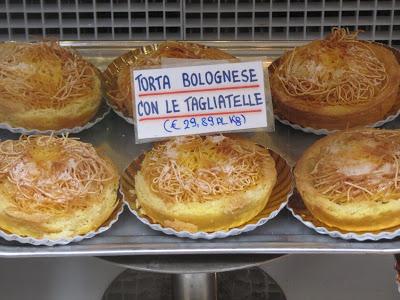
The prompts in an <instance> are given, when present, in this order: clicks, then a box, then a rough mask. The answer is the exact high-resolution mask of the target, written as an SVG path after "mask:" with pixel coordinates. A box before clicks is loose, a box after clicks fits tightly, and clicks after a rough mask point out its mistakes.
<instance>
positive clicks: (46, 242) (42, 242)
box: [0, 200, 125, 246]
mask: <svg viewBox="0 0 400 300" xmlns="http://www.w3.org/2000/svg"><path fill="white" fill-rule="evenodd" d="M119 201H121V200H119ZM124 206H125V203H124V202H122V203H119V204H118V206H117V208H116V209H118V211H117V212H116V214H115V217H114V218H113V219H112V220H108V221H107V225H102V226H101V227H99V228H98V229H97V230H95V231H90V232H88V233H86V234H85V235H78V236H76V237H73V238H63V239H57V240H50V239H36V238H33V237H22V236H19V235H17V234H13V233H6V232H4V231H2V230H0V237H2V238H3V239H5V240H7V241H17V242H20V243H22V244H31V245H35V246H55V245H67V244H69V243H76V242H80V241H82V240H85V239H90V238H92V237H94V236H96V235H98V234H100V233H103V232H105V231H107V230H108V229H110V228H111V226H112V225H113V224H114V223H115V222H117V221H118V218H119V216H120V215H121V213H122V212H123V211H124ZM114 213H115V212H113V214H114Z"/></svg>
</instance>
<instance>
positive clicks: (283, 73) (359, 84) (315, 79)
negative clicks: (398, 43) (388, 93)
mask: <svg viewBox="0 0 400 300" xmlns="http://www.w3.org/2000/svg"><path fill="white" fill-rule="evenodd" d="M357 34H358V32H353V33H350V32H349V30H348V29H344V28H341V29H340V28H333V29H332V33H331V35H330V36H328V37H327V38H326V39H325V40H323V41H322V42H321V43H320V44H318V48H317V47H310V48H311V49H314V51H312V50H309V49H308V48H307V46H305V47H300V48H298V49H297V48H295V49H294V50H293V51H292V52H291V53H290V54H288V55H289V57H288V59H285V60H283V63H282V64H280V65H279V66H278V68H277V70H276V72H277V76H278V78H279V80H280V81H281V83H282V86H283V87H284V89H285V91H286V93H287V94H289V95H291V96H295V97H297V96H300V97H304V99H306V100H307V101H310V102H313V103H316V104H329V105H337V104H345V105H346V104H348V105H351V104H358V103H367V102H368V101H370V100H371V99H372V98H373V97H375V96H376V95H377V94H378V93H379V92H380V91H381V90H382V89H385V87H386V86H387V84H388V74H387V71H386V69H385V66H384V64H383V63H382V62H381V61H379V59H378V58H377V57H376V55H375V53H374V52H373V50H372V49H371V47H370V46H369V45H368V43H366V42H361V41H358V40H357V39H356V38H357ZM315 50H317V51H315ZM332 54H334V55H336V56H334V57H331V59H333V60H336V61H335V62H334V63H337V64H339V67H338V66H330V68H327V65H330V64H332V62H329V61H326V60H327V57H328V56H329V55H332ZM322 59H324V60H325V63H323V62H322V63H321V60H322ZM328 59H329V58H328Z"/></svg>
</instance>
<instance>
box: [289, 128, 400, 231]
mask: <svg viewBox="0 0 400 300" xmlns="http://www.w3.org/2000/svg"><path fill="white" fill-rule="evenodd" d="M375 134H377V135H381V136H385V135H387V137H388V138H389V139H392V140H393V141H395V142H394V143H396V146H395V148H396V149H397V148H398V149H400V134H399V133H398V132H396V131H394V130H378V129H358V130H350V131H344V132H341V133H337V134H332V135H329V136H327V137H324V138H322V139H320V140H318V141H317V142H316V143H314V144H313V145H312V146H311V147H309V148H308V149H307V150H306V151H305V153H304V154H303V155H302V157H301V158H300V160H299V161H298V162H297V165H296V168H295V171H294V175H295V180H296V187H297V189H298V191H299V193H300V195H301V197H302V199H303V201H304V204H305V205H306V207H307V209H308V210H309V211H310V212H311V213H312V215H313V216H314V217H315V218H317V219H318V220H320V221H321V222H323V223H325V224H327V225H329V226H333V227H337V228H340V229H343V230H347V231H378V230H382V229H386V228H390V227H393V226H397V225H399V224H400V191H399V190H398V188H395V189H390V188H389V187H390V184H392V181H393V180H394V178H395V177H396V175H395V174H394V172H396V171H395V169H396V162H397V158H396V160H394V159H393V161H392V162H391V159H390V157H389V154H386V152H385V156H384V158H382V156H381V155H380V153H381V152H382V149H383V148H387V147H388V146H387V145H386V144H384V145H382V144H380V142H379V139H377V141H378V142H377V143H376V144H375V139H374V140H371V137H373V136H374V135H375ZM350 140H353V141H352V142H349V141H350ZM345 142H346V143H348V146H343V145H344V144H343V143H345ZM390 143H391V142H389V145H390ZM345 147H346V148H345ZM329 149H330V150H329ZM332 149H334V150H332ZM327 151H331V152H327ZM332 151H333V152H332ZM389 152H390V151H388V153H389ZM368 153H369V154H368ZM327 154H328V155H327ZM393 155H396V156H397V155H398V153H393ZM381 160H383V161H385V163H382V162H381ZM386 161H387V162H386ZM327 164H328V165H329V164H330V165H332V164H333V165H334V166H338V169H337V170H339V171H335V172H334V173H332V175H331V176H332V177H329V174H328V173H327V172H326V171H325V172H322V171H321V170H320V169H319V168H321V167H320V165H322V166H324V165H325V166H326V165H327ZM335 168H336V167H335ZM397 172H398V170H397ZM316 178H317V179H316ZM321 178H322V179H321ZM324 178H331V179H332V180H333V181H326V182H325V183H324V184H322V183H323V180H324ZM338 178H339V179H338ZM360 182H361V183H360ZM363 182H364V183H365V182H367V184H363ZM338 183H341V184H340V185H338V186H337V187H335V184H338ZM371 184H372V187H370V186H371ZM352 185H353V186H352ZM375 185H376V186H377V187H375ZM349 188H351V190H349ZM379 188H380V189H383V188H387V190H385V191H386V194H384V195H383V194H382V195H381V194H380V193H379V192H378V191H379ZM335 189H336V191H335ZM362 189H365V190H362ZM329 190H330V191H329ZM346 192H349V194H348V195H346ZM381 192H382V191H381ZM335 193H336V195H335ZM341 193H342V194H341ZM382 193H383V192H382Z"/></svg>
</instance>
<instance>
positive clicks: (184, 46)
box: [107, 41, 235, 118]
mask: <svg viewBox="0 0 400 300" xmlns="http://www.w3.org/2000/svg"><path fill="white" fill-rule="evenodd" d="M162 58H187V59H210V60H227V59H234V58H235V57H234V56H232V55H231V54H229V53H226V52H224V51H222V50H220V49H217V48H212V47H207V46H204V45H199V44H194V43H187V42H173V41H168V42H163V43H161V44H159V45H157V47H155V48H154V49H153V50H149V51H144V52H143V53H140V54H138V55H136V56H135V59H133V60H126V61H125V62H126V64H125V65H123V66H122V67H121V68H120V69H119V71H118V73H117V74H116V78H115V80H113V82H112V83H111V84H107V89H108V95H109V98H110V101H111V102H112V104H113V105H115V106H116V107H117V108H118V110H119V111H121V112H122V113H123V114H124V115H126V116H129V117H131V118H132V117H133V115H134V114H133V108H132V91H131V90H132V88H131V76H130V71H131V68H136V69H140V68H143V67H146V66H157V65H161V59H162Z"/></svg>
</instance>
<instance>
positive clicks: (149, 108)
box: [132, 61, 268, 141]
mask: <svg viewBox="0 0 400 300" xmlns="http://www.w3.org/2000/svg"><path fill="white" fill-rule="evenodd" d="M132 78H133V85H134V91H135V97H134V107H135V111H136V139H137V141H140V140H144V139H157V138H165V137H171V136H178V135H189V134H201V133H211V132H221V131H224V132H225V131H235V130H244V129H254V128H260V127H267V124H268V122H267V112H266V97H265V83H264V71H263V67H262V63H261V62H258V61H257V62H242V63H224V64H213V65H200V66H185V67H177V68H164V69H147V70H133V73H132Z"/></svg>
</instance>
